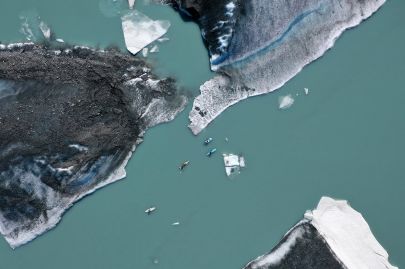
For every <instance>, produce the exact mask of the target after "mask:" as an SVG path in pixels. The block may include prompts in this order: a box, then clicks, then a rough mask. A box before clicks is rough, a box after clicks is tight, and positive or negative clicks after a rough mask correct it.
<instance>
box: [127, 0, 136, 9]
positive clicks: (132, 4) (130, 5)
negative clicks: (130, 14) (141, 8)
mask: <svg viewBox="0 0 405 269" xmlns="http://www.w3.org/2000/svg"><path fill="white" fill-rule="evenodd" d="M128 5H129V8H130V9H133V8H134V5H135V0H128Z"/></svg>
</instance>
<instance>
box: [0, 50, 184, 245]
mask: <svg viewBox="0 0 405 269" xmlns="http://www.w3.org/2000/svg"><path fill="white" fill-rule="evenodd" d="M185 104H186V97H185V96H184V95H182V94H181V93H179V91H178V90H177V87H176V84H175V81H174V80H173V79H171V78H163V79H161V78H159V77H157V76H156V75H155V74H154V73H153V72H152V70H151V67H150V66H149V65H148V64H147V63H145V62H144V61H143V60H140V59H138V58H135V57H133V56H130V55H128V54H122V53H120V52H119V51H117V50H114V49H109V50H106V51H101V50H99V51H96V50H92V49H89V48H85V47H77V46H69V45H65V44H49V43H45V44H44V45H37V44H33V43H19V44H9V45H4V44H0V126H1V129H0V160H1V161H0V232H1V234H3V235H4V237H5V239H6V240H7V242H8V243H9V244H10V246H11V247H13V248H14V247H17V246H19V245H22V244H24V243H26V242H28V241H30V240H32V239H34V238H35V237H36V236H38V235H40V234H41V233H43V232H45V231H46V230H48V229H50V228H52V227H53V226H55V225H56V224H57V223H58V222H59V220H60V219H61V216H62V214H63V213H64V212H65V211H66V210H67V209H68V208H69V207H70V206H72V204H73V203H74V202H76V201H77V200H79V199H81V198H82V197H83V196H85V195H87V194H89V193H91V192H93V191H94V190H96V189H97V188H100V187H102V186H105V185H106V184H109V183H111V182H114V181H116V180H119V179H121V178H123V177H125V170H124V167H125V165H126V163H127V162H128V159H129V157H130V156H131V154H132V152H133V151H134V150H135V147H136V145H137V144H139V143H140V142H141V141H142V137H143V134H144V132H145V131H146V130H147V129H148V128H149V127H151V126H154V125H156V124H159V123H162V122H166V121H170V120H172V119H173V118H174V117H175V115H176V114H177V113H179V112H180V111H181V110H182V109H183V108H184V106H185Z"/></svg>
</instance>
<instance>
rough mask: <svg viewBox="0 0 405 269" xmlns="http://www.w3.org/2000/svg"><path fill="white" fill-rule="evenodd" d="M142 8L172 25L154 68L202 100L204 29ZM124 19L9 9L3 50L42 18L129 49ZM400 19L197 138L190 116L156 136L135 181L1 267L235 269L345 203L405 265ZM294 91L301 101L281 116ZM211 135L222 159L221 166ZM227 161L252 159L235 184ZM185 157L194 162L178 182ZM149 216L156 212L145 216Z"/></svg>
mask: <svg viewBox="0 0 405 269" xmlns="http://www.w3.org/2000/svg"><path fill="white" fill-rule="evenodd" d="M136 8H137V9H139V10H140V11H141V12H143V13H145V14H147V15H148V16H149V17H151V18H153V19H167V20H169V21H170V22H171V24H172V26H171V28H170V30H169V32H168V34H167V35H166V36H167V37H169V38H170V41H167V42H164V43H158V45H159V48H160V52H159V53H157V54H151V55H150V56H149V57H148V59H149V60H150V61H151V62H153V63H154V64H155V65H156V67H157V68H158V71H159V73H160V74H163V75H171V76H174V77H176V78H177V79H178V80H179V84H180V85H182V86H183V87H184V88H185V89H188V90H189V91H191V92H192V93H193V94H194V95H197V94H198V91H199V89H198V88H199V86H200V85H201V84H202V83H203V82H205V81H206V80H208V79H209V78H211V77H212V76H213V74H212V73H211V72H210V71H209V61H208V54H207V51H206V49H205V47H204V45H203V42H202V39H201V35H200V32H199V29H198V27H197V26H196V25H195V24H194V23H192V22H186V21H183V20H182V19H181V18H180V16H179V15H178V14H177V13H176V12H175V11H173V10H172V9H171V8H169V7H164V6H156V5H148V4H147V3H146V2H145V0H138V1H137V3H136ZM125 9H127V5H126V2H125V1H123V0H117V1H115V2H114V1H113V0H86V1H79V0H70V1H62V0H24V1H23V0H2V3H1V8H0V41H2V42H3V43H7V42H17V41H23V40H25V36H24V35H23V34H21V33H20V28H21V24H22V22H24V21H25V19H26V18H28V19H33V18H35V16H37V15H39V16H40V17H41V20H43V21H44V22H46V23H47V24H48V25H50V26H51V28H52V30H53V31H54V32H55V34H56V36H57V37H58V38H62V39H64V40H65V41H67V42H70V43H72V44H79V45H88V46H98V47H101V48H103V47H106V46H108V45H110V44H115V45H118V46H119V47H120V48H121V49H122V50H125V46H124V39H123V34H122V30H121V20H120V16H119V14H118V13H119V12H121V11H122V10H125ZM404 11H405V2H404V1H400V0H389V1H387V3H386V4H385V5H384V6H383V7H382V8H381V9H380V10H379V11H378V12H377V13H376V14H375V15H373V16H372V17H371V18H370V19H369V20H367V21H365V22H363V23H362V24H361V25H359V26H358V27H356V28H355V29H352V30H349V31H346V32H345V33H344V34H343V36H342V37H341V38H340V39H339V40H338V41H337V43H336V44H335V46H334V48H333V49H332V50H330V51H328V52H327V53H326V55H325V56H324V57H322V58H321V59H319V60H317V61H316V62H314V63H312V64H311V65H309V66H307V67H306V68H305V69H304V70H303V71H302V72H301V73H300V74H299V75H298V76H296V77H295V78H294V79H292V80H291V81H289V82H288V83H287V84H286V85H285V86H284V87H282V88H281V89H280V90H278V91H276V92H275V93H271V94H268V95H265V96H259V97H255V98H251V99H249V100H247V101H243V102H241V103H239V104H237V105H236V106H234V107H231V108H230V109H228V110H226V111H225V112H224V113H223V114H222V115H221V116H219V117H218V118H217V119H216V120H215V121H214V122H213V123H212V124H211V125H210V126H208V128H207V129H206V130H205V131H203V132H202V133H201V134H200V135H199V136H197V137H195V136H193V135H192V134H191V132H190V130H189V129H188V128H187V124H188V119H187V116H188V112H189V110H190V108H191V105H189V106H188V108H187V109H186V110H185V111H184V112H183V113H182V114H181V115H180V116H179V117H177V118H176V119H175V120H174V121H173V122H171V123H169V124H164V125H160V126H157V127H155V128H153V129H151V130H149V131H148V132H147V133H146V136H145V141H144V142H143V143H142V144H141V145H140V146H139V147H138V148H137V150H136V152H135V154H134V155H133V157H132V159H131V161H130V162H129V164H128V166H127V178H126V179H124V180H122V181H119V182H117V183H114V184H112V185H109V186H107V187H105V188H103V189H101V190H98V191H97V192H96V193H94V194H92V195H91V196H88V197H86V198H84V199H83V200H81V201H80V202H79V203H77V204H76V205H75V206H73V207H72V208H71V209H70V210H69V211H68V212H67V213H66V214H65V215H64V217H63V219H62V221H61V222H60V223H59V224H58V226H57V227H56V228H55V229H53V230H51V231H49V232H47V233H46V234H44V235H42V236H40V237H39V238H37V239H35V240H34V241H33V242H31V243H29V244H27V245H25V246H22V247H20V248H18V249H16V250H12V249H11V248H10V247H9V246H8V244H7V243H6V242H5V241H4V240H0V259H1V266H0V268H8V269H25V268H35V269H36V268H38V269H39V268H41V269H53V268H58V269H65V268H66V269H68V268H69V269H70V268H98V269H110V268H120V269H126V268H128V269H129V268H131V269H133V268H136V269H149V268H164V269H173V268H176V269H186V268H187V269H189V268H192V269H206V268H223V269H238V268H242V267H243V266H244V265H245V264H246V263H247V262H249V261H250V260H251V259H253V258H255V257H256V256H259V255H261V254H264V253H266V252H268V251H270V250H271V248H272V247H273V246H275V244H276V243H278V241H279V240H280V238H281V237H282V236H283V235H284V233H286V232H287V231H288V229H290V228H291V227H292V226H293V225H294V224H295V223H296V222H297V221H299V220H300V219H301V218H302V216H303V214H304V212H305V210H307V209H312V208H314V207H315V206H316V204H317V203H318V201H319V199H320V198H321V196H323V195H327V196H331V197H334V198H339V199H345V200H348V201H349V202H350V204H351V205H352V206H353V207H354V208H355V209H356V210H358V211H359V212H361V213H362V214H363V216H364V218H365V219H366V221H367V222H368V224H369V225H370V227H371V229H372V231H373V232H374V235H375V236H376V238H377V240H378V241H379V242H380V243H381V244H382V245H383V247H384V248H385V249H386V250H387V251H388V253H389V254H390V261H391V263H392V264H394V265H396V266H398V267H400V268H402V267H404V266H405V256H404V255H403V249H404V247H403V244H404V243H405V229H403V224H404V222H405V215H404V209H405V195H404V193H405V105H404V104H405V87H404V85H405V53H404V48H405V34H404V26H405V17H404V16H403V13H404ZM20 17H21V18H20ZM33 20H34V21H35V19H33ZM32 26H35V25H32ZM304 88H308V89H309V94H308V95H305V94H304ZM288 94H291V95H292V96H293V97H294V98H295V103H294V105H293V106H292V107H291V108H290V109H288V110H283V111H281V110H279V109H278V99H279V97H280V96H285V95H288ZM297 94H298V96H297ZM206 137H213V138H214V142H213V143H212V146H213V147H216V148H217V149H218V152H217V154H216V155H214V156H213V157H212V158H207V157H206V156H205V153H206V152H207V151H208V148H207V147H205V146H203V145H202V142H203V140H204V139H205V138H206ZM226 137H227V138H228V142H226V141H225V138H226ZM221 153H242V154H243V155H244V156H245V158H246V164H247V167H246V169H245V170H243V171H242V173H241V174H240V175H239V176H237V177H235V178H233V179H229V178H227V177H226V175H225V171H224V165H223V160H222V156H221ZM184 160H190V161H191V164H190V166H189V167H187V169H186V170H185V171H184V172H183V173H179V170H178V168H177V167H178V165H179V164H180V163H181V162H183V161H184ZM150 206H156V207H157V211H156V213H155V214H152V215H150V216H146V215H145V213H144V210H145V209H146V208H148V207H150ZM174 222H180V225H179V226H172V223H174Z"/></svg>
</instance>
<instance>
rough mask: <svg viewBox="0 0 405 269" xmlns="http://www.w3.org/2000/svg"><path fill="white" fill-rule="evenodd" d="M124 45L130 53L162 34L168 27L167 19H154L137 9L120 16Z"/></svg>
mask: <svg viewBox="0 0 405 269" xmlns="http://www.w3.org/2000/svg"><path fill="white" fill-rule="evenodd" d="M121 19H122V29H123V31H124V38H125V45H126V46H127V49H128V51H129V52H131V53H132V54H136V53H138V52H139V51H141V50H142V49H143V48H144V47H146V46H147V45H149V44H150V43H152V42H153V41H155V40H156V39H158V38H160V37H161V36H163V35H164V34H165V33H166V32H167V30H168V29H169V27H170V22H169V21H160V20H157V21H154V20H152V19H150V18H149V17H147V16H146V15H144V14H142V13H140V12H139V11H137V10H133V11H131V12H129V13H127V14H125V15H124V16H122V18H121Z"/></svg>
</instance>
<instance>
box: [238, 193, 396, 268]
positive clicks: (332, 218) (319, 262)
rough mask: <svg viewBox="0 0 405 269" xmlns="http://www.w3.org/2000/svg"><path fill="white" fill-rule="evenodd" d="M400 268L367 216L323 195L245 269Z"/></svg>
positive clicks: (346, 204)
mask: <svg viewBox="0 0 405 269" xmlns="http://www.w3.org/2000/svg"><path fill="white" fill-rule="evenodd" d="M270 268H271V269H276V268H277V269H281V268H300V269H324V268H329V269H370V268H373V269H398V268H397V267H395V266H392V265H391V264H390V263H389V261H388V253H387V251H386V250H385V249H384V248H383V247H382V246H381V245H380V243H379V242H378V241H377V240H376V238H375V237H374V235H373V234H372V232H371V230H370V227H369V226H368V224H367V222H366V221H365V219H364V218H363V216H362V215H361V214H360V213H359V212H357V211H356V210H354V209H353V208H352V207H351V206H350V205H349V204H348V202H347V201H342V200H334V199H332V198H329V197H322V199H321V200H320V202H319V204H318V206H317V208H315V209H314V210H309V211H307V212H306V213H305V215H304V219H303V220H301V221H300V222H298V223H297V224H296V225H295V226H294V227H293V228H292V229H290V231H288V232H287V234H286V235H285V236H284V237H283V239H282V240H281V241H280V243H279V244H277V246H275V247H274V248H273V250H271V251H270V252H269V253H267V254H265V255H262V256H260V257H258V258H256V259H255V260H253V261H251V262H250V263H249V264H247V265H246V266H245V267H244V269H270Z"/></svg>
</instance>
